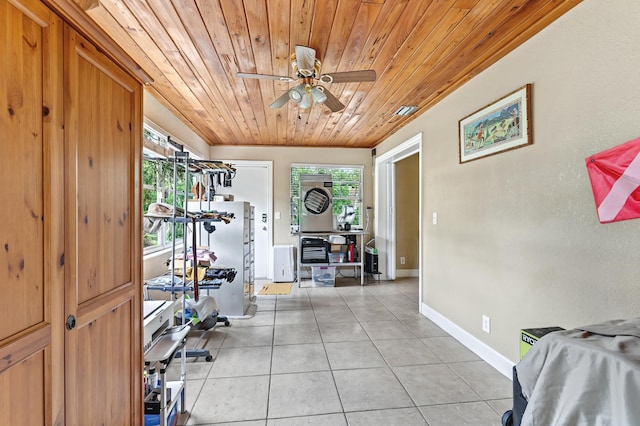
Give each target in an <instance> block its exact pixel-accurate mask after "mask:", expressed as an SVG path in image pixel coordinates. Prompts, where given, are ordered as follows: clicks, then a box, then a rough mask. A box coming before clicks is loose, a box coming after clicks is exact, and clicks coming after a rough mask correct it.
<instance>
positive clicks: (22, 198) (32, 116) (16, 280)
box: [0, 3, 47, 340]
mask: <svg viewBox="0 0 640 426" xmlns="http://www.w3.org/2000/svg"><path fill="white" fill-rule="evenodd" d="M0 17H2V21H3V22H2V23H1V24H0V40H3V42H5V43H6V44H7V46H10V47H11V48H2V49H0V55H1V58H2V59H1V60H0V81H2V82H3V84H2V85H0V98H1V99H3V101H4V100H6V102H7V105H6V108H3V110H2V113H1V114H0V129H2V138H1V140H0V147H1V148H0V149H1V150H2V155H1V156H0V182H2V194H3V195H4V197H3V203H5V205H6V206H8V207H9V208H3V209H0V223H2V237H0V238H1V241H0V243H1V244H2V247H1V253H2V255H1V256H0V265H1V266H0V268H1V270H2V274H1V275H0V286H1V287H0V288H1V289H2V294H4V295H6V296H7V297H2V298H0V312H8V311H9V308H10V307H15V309H16V310H17V311H19V312H21V314H20V315H11V316H9V317H8V318H6V319H4V318H3V321H2V327H1V328H0V340H1V339H3V338H7V337H10V336H12V335H14V334H16V333H18V332H20V331H23V330H25V329H27V328H28V327H31V326H33V325H35V324H38V323H40V322H42V321H44V320H45V318H44V317H45V312H44V299H45V291H46V290H47V289H46V287H45V285H44V281H45V277H44V262H43V260H44V247H45V245H44V191H43V185H44V179H43V167H42V166H43V155H42V153H43V137H42V96H43V94H42V91H43V85H42V69H43V63H42V62H43V38H44V37H45V34H44V32H43V28H42V27H41V26H40V25H39V24H38V23H36V22H34V21H33V20H31V19H29V18H27V17H25V16H24V14H23V13H22V12H21V11H20V10H18V9H16V8H15V7H13V6H12V5H10V4H7V3H2V5H0ZM5 82H6V83H5Z"/></svg>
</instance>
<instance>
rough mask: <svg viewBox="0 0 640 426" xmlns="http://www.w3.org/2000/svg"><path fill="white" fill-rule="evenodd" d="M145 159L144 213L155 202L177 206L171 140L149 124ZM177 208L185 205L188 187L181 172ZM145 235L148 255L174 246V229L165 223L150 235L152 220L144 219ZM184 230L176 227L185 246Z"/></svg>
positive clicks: (143, 167) (178, 177)
mask: <svg viewBox="0 0 640 426" xmlns="http://www.w3.org/2000/svg"><path fill="white" fill-rule="evenodd" d="M143 140H144V149H143V153H144V159H143V163H142V211H143V212H147V210H148V209H149V205H150V204H151V203H168V204H173V197H174V173H173V163H172V162H170V161H168V160H167V159H166V158H167V157H168V156H170V155H171V154H172V152H173V151H172V150H170V149H169V148H168V147H169V145H170V143H169V138H168V137H167V136H165V135H164V134H163V133H161V132H160V131H158V130H156V129H154V128H153V127H152V126H150V125H148V124H147V123H145V124H144V128H143ZM175 186H176V188H175V193H176V194H177V195H176V198H177V203H176V204H177V205H179V206H183V205H184V197H185V194H186V185H185V181H184V171H182V170H178V173H177V179H176V182H175ZM143 223H144V224H145V230H144V232H143V242H144V254H149V253H153V252H155V251H158V250H162V249H165V248H168V247H170V246H171V244H172V242H173V227H172V226H171V225H170V224H168V223H166V222H164V223H162V224H161V226H160V228H159V229H158V230H157V231H156V230H155V229H154V231H155V232H147V231H148V228H149V226H147V225H150V223H149V219H147V218H144V219H143ZM182 232H183V231H182V227H181V226H179V227H176V242H179V243H181V240H182Z"/></svg>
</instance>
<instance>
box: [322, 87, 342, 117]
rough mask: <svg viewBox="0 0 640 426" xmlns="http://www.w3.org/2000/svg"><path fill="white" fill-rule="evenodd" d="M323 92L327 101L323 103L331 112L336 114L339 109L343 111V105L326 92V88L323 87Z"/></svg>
mask: <svg viewBox="0 0 640 426" xmlns="http://www.w3.org/2000/svg"><path fill="white" fill-rule="evenodd" d="M323 89H324V90H323V92H324V94H325V95H326V96H327V100H326V101H324V104H325V105H326V106H327V108H329V109H330V110H331V112H338V111H340V110H341V109H344V105H343V104H342V102H340V101H339V100H338V98H336V97H335V96H333V94H332V93H331V92H330V91H328V90H327V88H326V87H323Z"/></svg>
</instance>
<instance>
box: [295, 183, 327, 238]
mask: <svg viewBox="0 0 640 426" xmlns="http://www.w3.org/2000/svg"><path fill="white" fill-rule="evenodd" d="M332 199H333V180H332V179H331V175H328V174H317V175H300V204H301V206H300V231H301V232H327V231H332V230H333V204H332Z"/></svg>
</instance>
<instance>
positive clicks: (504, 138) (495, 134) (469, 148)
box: [458, 84, 533, 164]
mask: <svg viewBox="0 0 640 426" xmlns="http://www.w3.org/2000/svg"><path fill="white" fill-rule="evenodd" d="M458 138H459V144H458V145H459V154H460V164H462V163H466V162H469V161H472V160H477V159H478V158H482V157H487V156H490V155H494V154H498V153H500V152H505V151H509V150H512V149H516V148H521V147H523V146H526V145H531V144H532V143H533V139H532V135H531V84H526V85H524V86H522V87H520V88H519V89H516V90H515V91H513V92H511V93H509V94H507V95H505V96H503V97H502V98H500V99H498V100H497V101H495V102H492V103H491V104H489V105H487V106H485V107H484V108H481V109H479V110H478V111H476V112H474V113H472V114H470V115H468V116H466V117H464V118H463V119H461V120H460V121H459V122H458Z"/></svg>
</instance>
